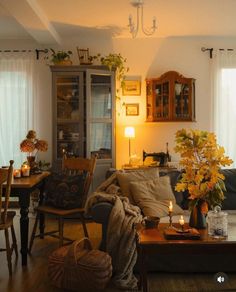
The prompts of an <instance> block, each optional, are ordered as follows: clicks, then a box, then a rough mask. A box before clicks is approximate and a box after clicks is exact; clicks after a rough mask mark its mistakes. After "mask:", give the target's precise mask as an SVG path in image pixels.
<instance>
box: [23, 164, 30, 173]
mask: <svg viewBox="0 0 236 292" xmlns="http://www.w3.org/2000/svg"><path fill="white" fill-rule="evenodd" d="M21 173H22V176H30V167H29V165H27V164H23V165H22V167H21Z"/></svg>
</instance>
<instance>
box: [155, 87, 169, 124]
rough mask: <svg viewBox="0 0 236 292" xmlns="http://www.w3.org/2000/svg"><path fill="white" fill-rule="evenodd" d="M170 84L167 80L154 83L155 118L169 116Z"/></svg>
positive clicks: (162, 118) (167, 117)
mask: <svg viewBox="0 0 236 292" xmlns="http://www.w3.org/2000/svg"><path fill="white" fill-rule="evenodd" d="M169 88H170V86H169V82H164V83H154V94H155V118H156V119H157V120H158V119H161V120H165V119H169V118H170V89H169Z"/></svg>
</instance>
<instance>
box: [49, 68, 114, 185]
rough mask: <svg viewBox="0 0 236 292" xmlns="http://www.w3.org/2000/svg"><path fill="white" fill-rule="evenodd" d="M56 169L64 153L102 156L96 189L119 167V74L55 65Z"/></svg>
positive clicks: (105, 69)
mask: <svg viewBox="0 0 236 292" xmlns="http://www.w3.org/2000/svg"><path fill="white" fill-rule="evenodd" d="M51 71H52V102H53V107H52V108H53V169H55V170H58V169H60V167H61V161H62V155H63V151H66V152H67V153H68V154H69V155H71V156H75V157H77V156H80V157H91V156H93V155H97V156H98V160H97V166H96V169H95V174H94V180H93V185H92V187H93V189H95V188H96V187H97V186H98V185H99V184H100V183H101V182H102V181H103V180H104V179H105V174H106V172H107V170H108V169H109V168H111V167H115V135H114V128H115V72H114V71H110V70H108V68H107V67H105V66H92V65H88V66H51Z"/></svg>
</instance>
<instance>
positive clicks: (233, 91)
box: [212, 51, 236, 167]
mask: <svg viewBox="0 0 236 292" xmlns="http://www.w3.org/2000/svg"><path fill="white" fill-rule="evenodd" d="M212 65H213V66H212V68H213V72H212V74H213V75H212V76H213V95H212V100H213V109H214V111H213V112H214V115H213V118H214V119H213V130H214V132H215V133H216V136H217V141H218V143H219V145H222V146H224V148H225V151H226V154H227V155H228V156H229V157H230V158H231V159H233V160H234V164H232V165H231V166H232V167H236V148H235V144H236V53H235V52H234V51H219V52H217V54H216V55H215V56H214V57H213V64H212Z"/></svg>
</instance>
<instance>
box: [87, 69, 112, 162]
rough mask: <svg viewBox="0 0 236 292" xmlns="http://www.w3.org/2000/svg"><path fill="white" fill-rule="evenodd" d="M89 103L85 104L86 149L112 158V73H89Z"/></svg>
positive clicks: (93, 153)
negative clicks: (86, 125) (86, 118)
mask: <svg viewBox="0 0 236 292" xmlns="http://www.w3.org/2000/svg"><path fill="white" fill-rule="evenodd" d="M87 79H89V80H90V84H88V86H89V88H88V90H89V93H90V103H89V104H87V113H88V115H87V117H89V121H88V127H87V131H88V139H89V143H87V151H88V154H89V155H91V156H93V155H97V157H98V159H112V157H113V153H112V152H113V149H112V148H113V145H114V137H113V135H112V133H113V104H114V103H113V99H114V96H113V94H112V75H111V74H108V73H107V72H106V74H102V73H93V72H91V73H90V78H87Z"/></svg>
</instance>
